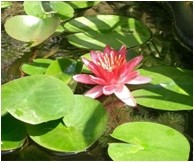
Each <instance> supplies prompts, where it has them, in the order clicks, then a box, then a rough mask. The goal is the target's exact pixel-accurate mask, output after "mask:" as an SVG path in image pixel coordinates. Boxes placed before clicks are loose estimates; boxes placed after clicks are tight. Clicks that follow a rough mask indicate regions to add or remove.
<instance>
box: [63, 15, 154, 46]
mask: <svg viewBox="0 0 194 162" xmlns="http://www.w3.org/2000/svg"><path fill="white" fill-rule="evenodd" d="M64 28H65V30H66V31H68V32H79V33H76V34H71V35H69V36H68V37H67V38H68V41H69V42H70V43H71V44H73V45H75V46H77V47H80V48H87V49H103V48H104V47H105V45H106V44H109V45H110V46H111V47H113V48H116V49H119V48H120V47H121V45H123V44H125V45H126V46H127V47H134V46H136V45H139V44H142V43H144V42H145V41H147V40H148V39H149V38H150V32H149V30H148V28H147V27H146V26H145V25H144V24H142V23H141V22H140V21H138V20H136V19H133V18H128V17H122V16H116V15H97V16H85V17H78V18H75V19H72V20H70V21H69V22H67V23H66V24H65V25H64Z"/></svg>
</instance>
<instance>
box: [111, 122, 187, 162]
mask: <svg viewBox="0 0 194 162" xmlns="http://www.w3.org/2000/svg"><path fill="white" fill-rule="evenodd" d="M111 136H112V137H114V138H116V139H118V140H120V141H123V142H125V143H110V144H109V147H108V154H109V156H110V157H111V158H112V159H113V160H115V161H124V160H127V161H131V160H132V161H136V160H137V161H143V160H145V161H187V160H188V157H189V151H190V146H189V142H188V141H187V139H186V138H185V137H184V136H183V135H182V134H181V133H179V132H178V131H176V130H175V129H172V128H170V127H167V126H165V125H161V124H157V123H151V122H131V123H125V124H122V125H120V126H118V127H117V128H116V129H115V130H114V132H113V133H112V134H111Z"/></svg>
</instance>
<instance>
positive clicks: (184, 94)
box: [132, 66, 193, 111]
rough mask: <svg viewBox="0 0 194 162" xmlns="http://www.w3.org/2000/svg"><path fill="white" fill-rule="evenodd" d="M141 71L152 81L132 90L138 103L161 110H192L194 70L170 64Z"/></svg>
mask: <svg viewBox="0 0 194 162" xmlns="http://www.w3.org/2000/svg"><path fill="white" fill-rule="evenodd" d="M139 71H140V73H141V74H142V75H144V76H147V77H150V78H152V82H151V83H150V84H149V85H146V86H145V87H143V88H141V89H138V90H135V91H133V92H132V93H133V96H134V97H135V99H136V100H137V102H138V104H140V105H143V106H146V107H148V108H154V109H161V110H171V111H178V110H192V107H193V106H192V105H193V95H192V94H193V88H192V87H193V78H192V71H190V70H186V69H181V68H176V67H170V66H160V67H151V68H146V69H140V70H139Z"/></svg>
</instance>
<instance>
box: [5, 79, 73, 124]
mask: <svg viewBox="0 0 194 162" xmlns="http://www.w3.org/2000/svg"><path fill="white" fill-rule="evenodd" d="M73 104H74V99H73V93H72V91H71V89H70V88H69V87H68V86H67V85H66V84H65V83H64V82H62V81H60V80H59V79H57V78H54V77H51V76H47V75H34V76H28V77H23V78H20V79H16V80H13V81H10V82H8V83H6V84H4V85H2V109H6V110H7V111H8V112H9V113H10V114H11V115H12V116H14V117H15V118H17V119H18V120H21V121H23V122H26V123H30V124H39V123H42V122H47V121H50V120H55V119H59V118H61V117H63V116H64V115H65V114H67V113H69V112H70V111H71V109H72V106H73Z"/></svg>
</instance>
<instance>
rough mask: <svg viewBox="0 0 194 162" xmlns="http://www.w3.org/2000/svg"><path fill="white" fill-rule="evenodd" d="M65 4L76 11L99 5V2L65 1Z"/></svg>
mask: <svg viewBox="0 0 194 162" xmlns="http://www.w3.org/2000/svg"><path fill="white" fill-rule="evenodd" d="M66 3H68V4H69V5H71V6H72V7H73V8H75V9H78V8H87V7H91V6H95V5H97V4H98V3H100V1H67V2H66Z"/></svg>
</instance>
